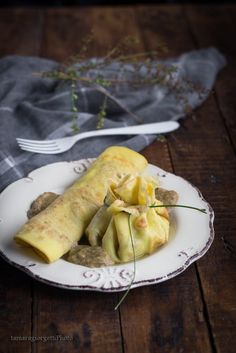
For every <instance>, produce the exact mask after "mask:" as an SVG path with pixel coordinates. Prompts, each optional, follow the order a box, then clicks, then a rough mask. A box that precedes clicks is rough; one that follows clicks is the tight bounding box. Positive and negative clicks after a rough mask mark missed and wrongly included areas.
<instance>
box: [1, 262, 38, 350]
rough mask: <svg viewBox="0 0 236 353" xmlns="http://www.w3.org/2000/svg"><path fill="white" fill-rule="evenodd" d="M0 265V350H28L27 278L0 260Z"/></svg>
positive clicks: (29, 328)
mask: <svg viewBox="0 0 236 353" xmlns="http://www.w3.org/2000/svg"><path fill="white" fill-rule="evenodd" d="M0 266H1V281H0V342H1V344H0V353H11V352H19V351H21V352H25V353H30V352H31V342H30V340H28V339H27V337H30V336H31V304H32V302H31V279H30V278H29V277H28V276H27V275H26V274H24V273H22V272H20V271H19V270H16V269H15V268H13V267H12V266H10V265H8V264H7V263H5V262H4V261H3V259H0ZM19 349H20V350H19Z"/></svg>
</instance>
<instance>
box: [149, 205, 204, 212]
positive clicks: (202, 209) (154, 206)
mask: <svg viewBox="0 0 236 353" xmlns="http://www.w3.org/2000/svg"><path fill="white" fill-rule="evenodd" d="M148 207H149V208H157V207H183V208H190V209H192V210H196V211H199V212H202V213H207V212H206V209H205V208H198V207H193V206H187V205H155V204H154V205H151V206H148Z"/></svg>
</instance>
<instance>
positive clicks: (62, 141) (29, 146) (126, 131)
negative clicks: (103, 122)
mask: <svg viewBox="0 0 236 353" xmlns="http://www.w3.org/2000/svg"><path fill="white" fill-rule="evenodd" d="M178 127H179V123H178V122H176V121H164V122H160V123H151V124H141V125H133V126H125V127H119V128H112V129H102V130H95V131H86V132H81V133H79V134H77V135H73V136H69V137H63V138H59V139H55V140H43V141H41V140H27V139H23V138H17V139H16V140H17V142H18V145H19V146H20V148H21V149H22V150H24V151H28V152H33V153H43V154H58V153H62V152H65V151H68V150H69V149H70V148H71V147H72V146H73V145H74V144H75V143H76V142H78V141H79V140H83V139H86V138H89V137H94V136H108V135H140V134H162V133H166V132H170V131H174V130H176V129H178Z"/></svg>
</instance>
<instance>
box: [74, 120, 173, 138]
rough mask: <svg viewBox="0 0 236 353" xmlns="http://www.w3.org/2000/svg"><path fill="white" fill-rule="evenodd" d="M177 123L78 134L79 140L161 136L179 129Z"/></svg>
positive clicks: (142, 125) (168, 122) (134, 126)
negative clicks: (127, 136)
mask: <svg viewBox="0 0 236 353" xmlns="http://www.w3.org/2000/svg"><path fill="white" fill-rule="evenodd" d="M178 127H179V123H178V122H177V121H163V122H159V123H151V124H141V125H133V126H125V127H118V128H112V129H102V130H95V131H86V132H83V133H81V134H78V135H77V136H78V139H81V138H82V135H83V138H87V137H92V136H107V135H139V134H161V133H165V132H170V131H174V130H176V129H178Z"/></svg>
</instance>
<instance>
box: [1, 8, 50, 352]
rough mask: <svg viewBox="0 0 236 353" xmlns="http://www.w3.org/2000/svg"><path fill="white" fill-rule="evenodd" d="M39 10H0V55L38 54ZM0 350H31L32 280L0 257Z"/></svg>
mask: <svg viewBox="0 0 236 353" xmlns="http://www.w3.org/2000/svg"><path fill="white" fill-rule="evenodd" d="M42 19H43V15H42V11H40V10H27V11H25V10H23V9H14V10H13V9H11V10H10V9H9V10H8V9H4V10H3V9H1V10H0V56H1V57H2V56H4V55H10V54H18V55H35V56H37V55H39V50H40V44H41V35H42V27H43V21H42ZM0 266H1V281H0V352H1V353H12V352H25V353H28V352H31V348H32V344H31V341H30V340H28V339H27V337H31V335H32V331H31V328H32V325H31V317H32V310H31V309H32V291H33V288H32V286H33V281H32V280H31V279H30V277H28V276H27V275H26V274H24V273H22V272H20V271H19V270H16V269H14V268H13V267H11V266H10V265H8V264H7V263H6V262H5V261H4V260H3V259H2V258H0Z"/></svg>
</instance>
